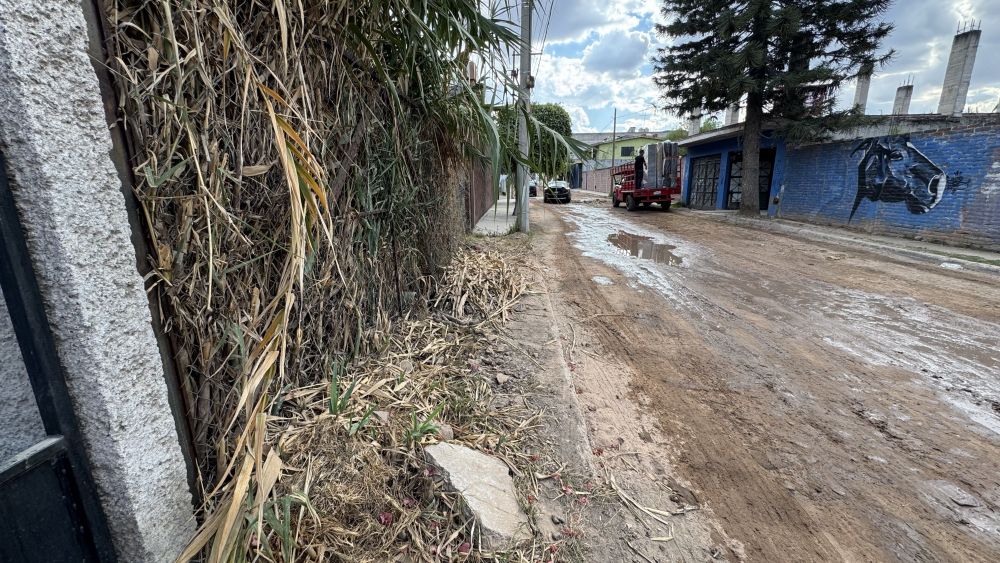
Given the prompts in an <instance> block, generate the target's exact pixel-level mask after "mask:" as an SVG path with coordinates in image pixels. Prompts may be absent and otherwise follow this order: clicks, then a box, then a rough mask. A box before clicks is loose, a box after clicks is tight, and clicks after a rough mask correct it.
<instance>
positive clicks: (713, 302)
mask: <svg viewBox="0 0 1000 563" xmlns="http://www.w3.org/2000/svg"><path fill="white" fill-rule="evenodd" d="M539 207H541V206H539ZM536 209H537V208H536ZM540 211H541V212H539V213H535V217H534V220H535V221H536V227H537V229H538V232H539V234H538V235H537V236H536V248H539V249H541V252H542V256H541V257H540V263H541V264H544V265H545V270H544V275H545V276H546V279H547V285H548V291H549V294H550V295H551V300H552V303H553V310H554V315H555V317H556V320H557V323H558V324H559V326H560V333H561V338H562V343H563V348H564V349H565V350H566V356H567V358H566V359H567V364H568V365H569V369H570V370H571V373H572V381H573V385H574V386H575V391H576V396H577V400H578V401H579V403H580V406H581V407H582V408H581V410H582V411H583V412H584V414H585V417H586V422H587V430H588V433H589V437H590V442H591V446H592V447H593V452H594V453H593V456H594V457H593V461H594V463H595V464H596V465H597V466H598V467H600V468H601V470H602V471H605V472H606V473H607V474H608V475H614V476H616V479H617V480H618V482H620V483H627V485H626V487H627V490H629V491H632V493H631V494H632V495H634V496H635V497H636V498H637V499H638V500H639V501H640V504H642V503H645V504H646V505H647V506H658V507H659V509H661V510H662V509H664V508H665V505H664V504H663V503H667V502H668V500H667V498H668V497H669V502H670V503H671V504H670V506H669V508H670V509H671V510H674V509H681V510H682V509H683V508H684V507H685V506H689V507H690V506H699V507H701V510H699V511H697V512H692V513H690V514H684V515H682V516H674V517H671V520H670V523H671V527H672V528H673V530H672V531H673V533H674V536H675V539H674V540H673V541H663V542H659V543H657V544H656V545H655V547H656V548H657V549H653V548H652V547H648V546H653V545H654V543H655V542H653V541H649V537H650V536H652V535H655V534H662V532H660V531H656V530H653V531H647V532H646V533H645V537H641V534H636V536H637V537H639V539H641V540H644V541H643V542H639V543H642V544H643V545H647V548H643V549H644V550H645V551H644V552H643V555H642V557H643V558H647V560H663V561H667V560H669V561H677V560H690V561H697V560H705V559H707V558H710V557H716V558H727V559H730V560H739V559H743V558H746V559H748V560H753V561H840V560H846V561H893V560H896V561H940V560H948V561H997V560H1000V277H998V276H993V275H990V274H986V273H973V272H970V271H965V270H956V269H951V268H954V265H949V264H947V263H946V264H945V265H944V266H940V265H937V264H929V263H922V262H916V261H911V260H906V259H900V258H898V257H893V256H886V255H881V254H876V253H873V252H871V251H865V250H858V249H853V248H847V247H842V246H836V245H833V244H826V243H816V242H809V241H806V240H800V239H796V238H792V237H788V236H783V235H776V234H771V233H765V232H760V231H756V230H751V229H747V228H743V227H738V226H735V225H730V224H726V223H722V222H717V221H714V220H710V219H706V218H702V217H699V216H697V215H695V214H691V213H686V214H684V213H663V212H660V211H655V210H648V211H644V212H637V213H628V212H627V211H625V210H624V209H612V208H611V207H610V205H608V204H607V203H605V202H595V203H591V204H587V203H574V204H571V205H568V206H544V208H542V209H540ZM596 541H597V543H599V544H600V543H604V544H611V543H614V542H616V541H617V539H616V538H601V537H598V538H597V539H596ZM632 550H633V551H635V549H634V548H633V549H632ZM599 552H600V551H599ZM623 553H627V552H624V551H623ZM636 560H639V559H636Z"/></svg>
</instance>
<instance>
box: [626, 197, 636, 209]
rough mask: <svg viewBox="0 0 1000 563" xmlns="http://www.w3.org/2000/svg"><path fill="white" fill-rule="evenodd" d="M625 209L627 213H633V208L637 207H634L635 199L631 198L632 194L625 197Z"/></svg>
mask: <svg viewBox="0 0 1000 563" xmlns="http://www.w3.org/2000/svg"><path fill="white" fill-rule="evenodd" d="M625 207H626V208H627V209H628V210H629V211H635V208H636V207H637V206H636V204H635V198H634V197H632V194H628V195H627V196H625Z"/></svg>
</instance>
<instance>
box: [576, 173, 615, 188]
mask: <svg viewBox="0 0 1000 563" xmlns="http://www.w3.org/2000/svg"><path fill="white" fill-rule="evenodd" d="M580 187H581V188H583V189H585V190H590V191H593V192H601V193H603V194H607V193H611V169H610V168H598V169H597V170H586V171H584V173H583V182H582V183H581V185H580Z"/></svg>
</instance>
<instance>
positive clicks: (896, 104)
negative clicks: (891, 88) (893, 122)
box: [892, 84, 913, 115]
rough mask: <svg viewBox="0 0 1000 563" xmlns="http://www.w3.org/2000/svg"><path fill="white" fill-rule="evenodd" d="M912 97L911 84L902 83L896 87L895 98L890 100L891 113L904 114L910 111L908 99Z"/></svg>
mask: <svg viewBox="0 0 1000 563" xmlns="http://www.w3.org/2000/svg"><path fill="white" fill-rule="evenodd" d="M912 98H913V84H904V85H903V86H900V87H899V88H896V99H895V100H894V101H893V102H892V115H906V114H907V113H909V112H910V99H912Z"/></svg>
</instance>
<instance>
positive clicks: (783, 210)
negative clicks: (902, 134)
mask: <svg viewBox="0 0 1000 563" xmlns="http://www.w3.org/2000/svg"><path fill="white" fill-rule="evenodd" d="M907 138H908V139H909V143H910V145H912V147H913V148H914V149H916V150H917V151H919V152H920V153H922V155H923V156H924V157H926V159H927V160H929V161H930V162H931V163H933V165H934V166H936V167H937V168H939V169H940V170H941V171H943V172H945V173H946V174H947V175H948V179H949V182H948V184H949V188H947V189H945V191H944V194H943V195H942V196H941V199H940V201H939V202H938V203H937V204H936V205H935V206H934V207H933V208H931V209H929V210H927V211H926V212H924V213H914V212H913V211H912V210H911V209H910V208H908V206H907V204H906V203H905V202H898V201H897V202H891V201H870V200H869V199H863V200H862V201H861V202H860V204H859V206H858V208H857V211H856V212H855V214H854V217H853V218H852V219H850V222H849V223H848V220H849V218H850V215H851V209H852V207H853V205H854V203H855V197H856V195H857V193H858V183H859V170H858V167H859V164H860V163H861V161H862V159H863V158H864V151H863V150H860V151H856V152H855V148H857V147H858V145H859V143H861V142H863V141H862V140H857V141H850V142H837V143H827V144H821V145H811V146H806V147H799V148H793V147H789V148H788V150H787V151H786V155H785V158H784V159H783V160H784V165H785V173H784V184H785V186H784V187H785V189H784V193H783V194H782V196H781V202H780V204H779V205H778V206H772V210H773V211H778V212H779V216H780V217H783V218H789V219H795V220H801V221H809V222H814V223H821V224H832V225H842V226H848V227H850V228H853V229H858V230H862V231H866V232H872V233H883V234H894V235H903V236H912V237H919V238H922V239H926V240H937V241H941V242H948V243H951V244H959V245H972V246H981V247H986V248H1000V125H990V126H982V125H981V126H976V127H972V126H967V127H954V128H950V129H942V130H938V131H931V132H921V133H913V134H910V135H908V137H907ZM881 139H885V138H881ZM894 139H895V141H894V145H893V146H902V145H901V143H902V142H904V141H905V139H903V140H901V139H900V138H899V137H898V136H897V137H894ZM852 152H854V154H852ZM911 152H912V151H911ZM897 158H898V157H897Z"/></svg>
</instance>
